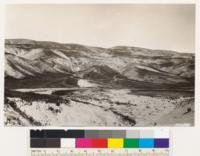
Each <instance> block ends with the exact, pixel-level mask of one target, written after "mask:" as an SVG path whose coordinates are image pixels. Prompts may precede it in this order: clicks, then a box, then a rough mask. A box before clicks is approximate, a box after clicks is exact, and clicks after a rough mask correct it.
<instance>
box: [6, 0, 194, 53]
mask: <svg viewBox="0 0 200 156" xmlns="http://www.w3.org/2000/svg"><path fill="white" fill-rule="evenodd" d="M6 38H28V39H34V40H47V41H57V42H63V43H79V44H85V45H91V46H102V47H112V46H117V45H127V46H138V47H143V48H152V49H165V50H175V51H180V52H194V49H195V47H194V42H195V6H194V5H191V4H190V5H183V4H182V5H178V4H173V5H171V4H167V5H164V4H159V5H158V4H157V5H155V4H149V5H147V4H146V5H144V4H133V5H130V4H129V5H127V4H126V5H119V4H118V5H108V4H107V5H98V4H90V5H86V4H85V5H80V4H79V5H72V4H71V5H69V4H68V5H66V4H65V5H59V4H57V5H56V4H54V5H47V4H45V5H44V4H39V5H8V6H7V8H6Z"/></svg>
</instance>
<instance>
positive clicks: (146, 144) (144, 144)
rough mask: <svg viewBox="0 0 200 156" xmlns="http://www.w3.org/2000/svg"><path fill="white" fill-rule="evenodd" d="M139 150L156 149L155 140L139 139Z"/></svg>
mask: <svg viewBox="0 0 200 156" xmlns="http://www.w3.org/2000/svg"><path fill="white" fill-rule="evenodd" d="M139 148H154V139H150V138H149V139H139Z"/></svg>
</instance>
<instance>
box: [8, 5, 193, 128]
mask: <svg viewBox="0 0 200 156" xmlns="http://www.w3.org/2000/svg"><path fill="white" fill-rule="evenodd" d="M4 52H5V72H4V73H5V74H4V77H5V86H4V125H5V126H105V127H106V126H112V127H133V126H135V127H141V126H143V127H150V126H151V127H152V126H172V127H173V126H194V115H195V106H194V101H195V96H194V94H195V93H194V90H195V87H194V86H195V5H194V4H7V5H6V8H5V49H4Z"/></svg>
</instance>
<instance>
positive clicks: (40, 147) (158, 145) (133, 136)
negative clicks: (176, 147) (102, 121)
mask: <svg viewBox="0 0 200 156" xmlns="http://www.w3.org/2000/svg"><path fill="white" fill-rule="evenodd" d="M169 144H170V141H169V130H165V129H160V130H49V129H48V130H31V132H30V147H31V156H169Z"/></svg>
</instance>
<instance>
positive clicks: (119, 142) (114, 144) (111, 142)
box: [108, 138, 124, 148]
mask: <svg viewBox="0 0 200 156" xmlns="http://www.w3.org/2000/svg"><path fill="white" fill-rule="evenodd" d="M123 147H124V139H118V138H112V139H108V148H123Z"/></svg>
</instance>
